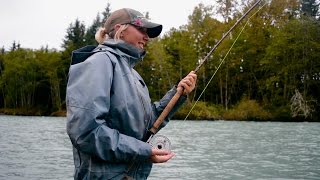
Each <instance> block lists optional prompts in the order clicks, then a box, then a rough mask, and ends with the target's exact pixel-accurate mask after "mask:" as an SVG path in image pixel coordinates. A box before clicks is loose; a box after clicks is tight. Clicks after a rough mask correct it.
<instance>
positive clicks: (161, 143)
mask: <svg viewBox="0 0 320 180" xmlns="http://www.w3.org/2000/svg"><path fill="white" fill-rule="evenodd" d="M261 1H262V0H258V1H256V3H255V4H254V5H253V6H251V8H249V10H248V11H247V12H246V13H244V14H243V16H242V17H241V18H239V19H238V20H237V22H236V23H235V24H234V25H233V26H232V27H231V28H230V29H229V30H228V31H227V32H226V33H225V34H224V35H223V36H222V38H221V39H220V40H219V41H218V42H217V43H216V44H215V46H214V47H213V48H212V49H211V50H210V51H209V53H208V54H207V55H206V57H205V58H204V59H203V60H202V61H200V63H199V65H198V66H197V67H196V69H195V70H194V71H195V72H197V71H198V70H199V69H200V67H201V66H202V65H203V64H204V63H205V62H206V61H207V60H208V59H209V57H210V56H211V55H212V53H213V52H214V51H215V50H216V49H217V47H218V46H219V45H220V44H221V43H222V41H223V40H224V39H225V38H226V37H227V36H228V35H229V34H230V33H231V31H232V30H233V29H234V28H235V27H236V26H237V25H238V24H239V23H240V22H241V21H242V20H243V19H244V18H245V17H246V16H247V15H248V14H249V13H250V12H251V11H252V10H253V9H254V8H255V7H256V6H257V5H258V4H259V3H260V2H261ZM263 6H265V4H264V5H263ZM263 6H262V7H263ZM262 7H261V8H260V9H259V10H258V11H256V12H255V13H254V14H253V15H252V16H254V15H255V14H257V13H258V12H259V11H260V10H261V9H262ZM252 16H250V18H249V19H248V20H247V22H246V24H245V26H244V27H243V28H242V30H241V31H240V33H239V34H238V36H237V38H236V39H235V41H234V42H233V44H232V46H231V47H230V48H229V50H228V52H227V54H226V55H225V57H224V58H223V59H222V60H221V62H220V64H219V66H218V67H217V69H216V71H215V72H214V74H213V75H212V77H211V78H210V81H209V82H208V83H207V85H206V86H205V89H204V90H203V91H202V93H201V94H200V96H199V97H198V99H197V101H196V103H197V102H198V101H199V99H200V97H201V96H202V94H203V93H204V91H205V90H206V88H207V87H208V85H209V84H210V82H211V81H212V79H213V77H214V76H215V74H216V73H217V71H218V70H219V69H220V67H221V65H222V63H223V62H224V61H225V59H226V57H227V56H228V54H229V53H230V51H231V49H232V48H233V46H234V44H235V43H236V41H237V40H238V38H239V37H240V35H241V33H242V32H243V30H244V28H245V27H246V25H247V24H248V22H249V20H250V19H251V18H252ZM183 91H184V89H183V88H182V87H178V88H177V92H176V93H175V95H174V96H173V97H172V98H171V100H170V101H169V102H168V104H167V106H166V107H165V108H164V110H163V111H162V113H161V114H160V115H159V117H158V118H157V120H156V121H155V122H154V123H153V125H152V127H151V128H150V129H149V130H148V131H147V133H146V135H145V136H144V137H143V141H145V142H148V143H151V144H154V147H156V148H158V149H165V148H166V147H170V141H168V139H166V138H163V137H160V138H158V140H157V138H156V136H157V135H156V133H157V132H158V130H159V127H160V125H161V124H162V122H163V121H164V120H165V118H166V117H167V115H168V114H169V113H170V111H171V110H172V108H173V107H174V105H175V104H176V102H177V101H178V99H179V98H180V97H181V96H182V94H183ZM196 103H195V104H194V105H193V107H192V108H191V110H190V111H189V113H188V115H187V117H188V116H189V114H190V113H191V112H192V110H193V109H194V107H195V105H196ZM187 117H186V118H185V119H184V121H185V120H186V119H187ZM154 140H155V141H154Z"/></svg>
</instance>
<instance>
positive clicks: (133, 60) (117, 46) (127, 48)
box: [71, 39, 146, 67]
mask: <svg viewBox="0 0 320 180" xmlns="http://www.w3.org/2000/svg"><path fill="white" fill-rule="evenodd" d="M101 51H109V52H111V53H113V54H115V55H118V56H125V57H127V59H128V63H129V64H130V66H132V67H133V66H134V65H135V64H137V63H138V62H140V61H141V60H142V58H143V57H144V56H145V54H146V52H145V51H144V50H141V49H139V48H136V47H134V46H133V45H131V44H128V43H126V42H125V41H122V40H113V39H108V40H106V41H104V42H103V44H101V45H98V46H93V45H89V46H85V47H82V48H80V49H77V50H75V51H73V52H72V57H71V65H73V64H77V63H80V62H83V61H85V60H86V59H87V58H88V57H90V56H91V55H92V54H94V53H96V52H101Z"/></svg>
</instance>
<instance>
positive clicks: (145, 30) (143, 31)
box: [129, 24, 147, 33]
mask: <svg viewBox="0 0 320 180" xmlns="http://www.w3.org/2000/svg"><path fill="white" fill-rule="evenodd" d="M129 25H131V26H133V27H134V28H136V29H137V30H138V31H140V32H142V33H147V28H145V27H141V26H136V25H133V24H129Z"/></svg>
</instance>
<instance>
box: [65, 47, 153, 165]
mask: <svg viewBox="0 0 320 180" xmlns="http://www.w3.org/2000/svg"><path fill="white" fill-rule="evenodd" d="M112 78H113V64H112V62H111V60H110V59H109V58H108V56H107V55H106V54H105V53H96V54H94V55H92V56H91V57H89V58H88V59H87V60H86V61H84V62H82V63H78V64H75V65H72V66H71V67H70V70H69V79H68V85H67V95H66V103H67V133H68V135H69V137H70V139H71V142H72V144H73V146H74V147H75V148H76V149H78V150H79V151H81V152H83V153H86V154H90V155H92V156H95V157H97V158H100V159H102V160H105V161H110V162H131V161H135V160H145V159H148V158H149V157H150V156H151V147H150V145H149V144H147V143H145V142H143V141H140V140H138V139H136V138H133V137H130V136H126V135H124V134H121V133H119V132H118V131H117V130H115V129H111V128H109V127H108V126H107V121H106V119H107V117H108V114H109V109H110V88H111V83H112Z"/></svg>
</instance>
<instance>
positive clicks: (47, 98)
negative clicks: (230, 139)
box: [0, 0, 320, 120]
mask: <svg viewBox="0 0 320 180" xmlns="http://www.w3.org/2000/svg"><path fill="white" fill-rule="evenodd" d="M216 2H218V6H216V7H217V9H214V8H215V7H213V6H205V5H203V4H199V5H198V6H196V7H195V8H194V10H193V12H192V13H191V14H190V15H189V17H188V23H187V24H186V25H183V26H181V27H179V28H178V29H175V28H173V29H171V30H170V31H169V32H167V33H166V34H164V36H162V37H158V38H156V39H152V40H150V42H149V44H148V46H147V55H146V57H145V58H144V59H143V61H142V63H139V64H138V65H137V66H136V67H135V69H136V70H137V71H138V72H139V73H140V74H141V76H142V77H143V78H144V80H145V82H146V83H147V85H148V88H149V92H150V96H151V97H152V100H154V101H155V100H158V99H160V98H161V97H162V96H163V95H164V94H165V93H166V92H167V90H169V89H170V88H171V87H172V86H174V85H176V84H177V83H178V82H179V80H180V79H181V78H183V77H184V76H185V75H186V74H188V73H189V72H190V71H191V70H194V69H195V68H196V67H197V66H198V65H199V63H200V62H201V61H202V60H203V59H204V57H206V55H207V53H208V52H210V50H211V49H212V48H213V47H214V46H215V44H216V43H217V42H218V40H219V39H221V37H222V35H223V33H225V32H227V31H228V30H229V28H230V27H231V26H232V25H233V24H234V23H235V22H236V21H237V20H238V19H239V17H240V16H241V15H242V14H243V13H244V11H246V10H247V9H248V8H249V7H250V6H251V5H252V3H253V2H254V1H235V0H230V1H229V0H228V1H225V0H216ZM238 2H241V4H237V3H238ZM318 6H319V4H316V3H315V1H313V0H303V1H298V0H287V1H279V0H271V1H268V3H267V4H266V6H264V8H262V9H261V10H259V11H258V12H257V13H256V14H255V16H253V17H252V18H251V19H250V21H249V22H248V24H247V26H246V27H245V29H244V31H243V32H242V33H241V34H240V35H239V33H240V32H241V29H242V27H243V26H244V24H245V23H246V22H245V21H247V19H245V20H244V21H243V22H241V23H240V24H239V26H238V27H237V28H235V29H234V30H233V32H232V33H231V34H230V36H229V37H227V38H226V39H225V40H224V41H223V43H222V44H220V46H219V47H218V48H217V49H216V50H215V52H214V53H213V54H212V55H211V56H210V57H209V58H208V60H207V61H206V63H205V64H204V65H203V66H202V67H201V69H200V70H199V71H198V72H197V74H198V81H197V88H196V90H195V92H194V93H193V94H192V95H189V96H188V100H187V102H188V103H186V105H185V106H184V107H183V108H182V109H181V110H180V111H179V112H178V113H177V114H176V116H175V118H176V119H184V118H185V117H186V115H187V114H188V113H189V111H190V109H191V108H192V105H193V103H194V100H195V99H198V98H199V99H200V102H198V103H197V104H196V106H195V107H194V109H193V110H192V111H191V113H190V115H189V116H188V119H221V118H222V119H237V120H244V119H256V120H257V119H259V120H265V119H270V118H272V119H277V120H281V119H282V118H284V119H290V116H291V115H290V113H291V112H290V99H291V98H292V97H293V95H294V92H295V89H297V90H298V91H299V92H301V96H302V97H303V99H305V100H306V101H308V102H312V108H313V109H314V111H312V114H310V117H311V118H313V119H317V118H318V119H319V118H320V113H319V112H320V106H319V102H320V94H319V92H320V61H319V57H320V36H319V34H320V23H319V11H318ZM254 11H256V10H254ZM110 12H111V8H110V4H107V6H106V8H105V11H104V12H103V13H102V16H100V14H97V16H96V18H95V19H94V20H93V23H92V25H90V26H88V27H86V26H85V25H84V24H83V23H82V22H81V21H80V20H78V19H76V20H75V21H74V22H73V23H71V24H70V26H69V27H68V28H67V31H66V35H65V38H64V39H63V41H62V47H63V51H61V52H57V51H54V50H49V49H48V48H41V49H40V50H30V49H22V48H21V46H20V44H17V43H16V42H13V44H12V47H11V48H10V51H9V52H6V51H5V50H4V48H3V49H1V54H0V108H5V109H6V111H7V112H15V111H11V110H12V109H16V110H17V109H19V111H22V112H25V113H29V112H35V113H37V114H39V113H40V114H43V113H45V114H51V113H52V112H54V111H57V112H64V108H65V107H64V104H65V102H64V99H65V92H66V84H67V75H68V69H69V66H70V60H71V53H72V51H74V50H76V49H78V48H80V47H83V46H85V45H89V44H97V43H96V42H95V40H94V34H95V31H96V29H97V28H98V27H99V26H101V25H102V24H103V22H104V21H105V19H106V18H107V17H108V16H110ZM147 16H149V14H148V13H147ZM218 16H219V17H223V18H224V19H223V21H220V20H218V19H217V18H215V17H218ZM249 16H250V15H249ZM238 35H239V38H238V39H236V38H237V37H238ZM235 40H236V43H235V44H234V46H233V48H232V49H231V50H230V47H231V45H232V44H233V43H234V41H235ZM229 50H230V53H229V54H228V56H226V55H227V53H228V52H229ZM225 56H226V57H225ZM222 60H224V62H223V63H221V62H222ZM220 63H221V67H220V68H219V69H218V71H217V68H218V66H219V65H220ZM216 72H217V73H216ZM215 73H216V74H215ZM211 78H212V81H211V83H210V84H209V80H210V79H211ZM205 88H206V89H205ZM200 95H201V97H200ZM241 97H247V98H244V99H242V98H241ZM258 102H259V103H258ZM36 109H39V111H37V110H36ZM15 113H16V112H15Z"/></svg>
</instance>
